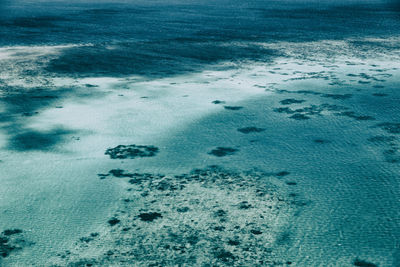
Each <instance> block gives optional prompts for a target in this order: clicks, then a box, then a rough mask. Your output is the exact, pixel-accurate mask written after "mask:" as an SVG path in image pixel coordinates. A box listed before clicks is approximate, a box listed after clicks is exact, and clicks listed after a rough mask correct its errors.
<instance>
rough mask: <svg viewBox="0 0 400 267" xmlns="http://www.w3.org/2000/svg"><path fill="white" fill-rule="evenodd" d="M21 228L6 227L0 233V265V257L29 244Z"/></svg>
mask: <svg viewBox="0 0 400 267" xmlns="http://www.w3.org/2000/svg"><path fill="white" fill-rule="evenodd" d="M22 233H23V231H22V230H21V229H7V230H4V231H3V232H2V233H1V234H0V265H1V258H6V257H8V256H9V255H10V254H11V253H14V252H16V251H19V250H22V249H23V248H24V247H25V246H27V245H29V243H28V242H27V241H25V240H24V238H23V236H22Z"/></svg>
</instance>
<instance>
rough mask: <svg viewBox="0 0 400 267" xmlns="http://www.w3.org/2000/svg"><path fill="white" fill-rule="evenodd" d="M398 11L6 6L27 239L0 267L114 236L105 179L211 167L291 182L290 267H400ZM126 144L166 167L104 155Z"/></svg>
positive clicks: (5, 188)
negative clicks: (295, 202) (221, 150)
mask: <svg viewBox="0 0 400 267" xmlns="http://www.w3.org/2000/svg"><path fill="white" fill-rule="evenodd" d="M397 7H398V5H397V4H396V3H395V2H394V1H392V2H390V3H389V2H379V1H370V2H360V1H352V2H335V3H333V2H329V1H260V0H257V1H212V2H211V1H161V0H160V1H115V2H114V1H77V0H76V1H63V0H59V1H18V0H17V1H8V0H0V71H1V73H0V125H1V131H0V160H1V161H0V182H1V185H2V186H1V187H0V214H1V215H0V230H1V231H4V230H5V229H14V228H18V229H19V228H20V229H23V230H24V238H25V239H26V241H25V243H24V242H23V243H22V244H20V246H21V247H23V249H21V250H19V249H16V250H15V251H12V253H10V255H7V257H2V258H0V265H1V266H50V263H49V261H48V259H49V258H52V257H57V253H61V252H63V251H65V250H67V249H71V247H74V246H75V245H74V244H75V242H76V241H77V240H78V239H79V238H80V237H82V236H84V235H87V233H90V232H95V231H98V232H102V231H104V232H107V231H108V230H107V225H106V223H105V222H106V221H107V220H108V219H109V217H110V216H111V215H112V214H113V213H114V211H115V209H117V208H118V207H117V206H118V202H119V201H120V199H121V196H122V194H123V193H122V191H124V186H121V184H120V182H119V181H118V182H115V181H114V180H109V179H105V180H100V179H98V177H97V174H98V173H107V172H108V171H109V170H110V169H115V168H124V169H131V170H134V169H137V170H139V171H143V172H152V173H158V172H167V173H168V172H170V173H184V172H188V171H190V170H191V169H193V168H204V167H206V166H208V165H220V166H223V167H225V168H228V169H235V170H251V169H261V170H264V171H268V172H279V171H282V170H284V171H287V172H288V173H289V174H288V175H287V176H284V177H282V178H279V179H280V181H281V184H282V187H283V189H282V190H283V191H290V192H291V193H296V194H297V195H299V196H300V198H301V199H302V200H303V201H304V206H302V207H301V208H300V209H299V211H298V212H297V213H296V215H295V216H293V218H292V219H291V220H290V223H289V225H288V226H287V227H286V228H285V236H286V238H285V239H282V240H281V241H280V242H278V243H277V245H276V248H274V249H275V251H276V253H277V254H279V255H281V257H282V258H283V259H286V260H287V261H290V262H291V264H290V265H292V266H354V265H356V262H355V259H360V261H361V263H360V262H359V263H358V264H364V265H356V266H399V265H400V250H399V249H400V243H399V242H400V241H399V236H400V209H399V206H400V205H399V204H400V186H399V175H400V172H399V171H400V165H399V164H400V143H399V142H400V141H399V138H400V137H399V134H400V117H399V111H400V110H399V108H400V106H399V100H400V93H399V90H398V89H399V79H400V63H399V62H400V13H399V12H398V8H397ZM288 99H289V100H288ZM293 99H295V101H298V102H294V103H288V102H285V100H286V101H289V102H290V101H293ZM215 100H221V101H225V102H226V103H225V104H224V103H222V104H213V103H212V101H215ZM282 101H283V102H282ZM224 106H225V108H224ZM226 107H228V108H226ZM229 107H241V108H237V109H236V110H235V109H229ZM245 127H256V128H259V129H262V130H260V131H259V132H257V131H253V132H249V133H243V132H241V131H238V129H242V128H245ZM119 144H145V145H155V146H157V147H159V148H160V153H159V154H158V155H157V156H156V157H152V158H143V159H135V160H132V161H130V160H126V161H125V160H124V161H122V162H120V161H117V162H116V161H112V160H110V159H109V158H108V157H106V156H105V155H104V152H105V150H106V149H107V148H109V147H115V146H117V145H119ZM216 147H229V148H234V149H237V151H236V152H235V153H233V155H229V156H225V157H215V156H212V155H210V154H209V152H210V151H211V150H212V149H214V148H216ZM286 182H296V186H287V185H286ZM131 264H135V263H134V262H132V263H131ZM221 264H222V263H221ZM258 264H259V263H258ZM368 264H375V265H368ZM261 265H262V264H261ZM286 265H287V263H286ZM128 266H129V265H128ZM254 266H256V264H254Z"/></svg>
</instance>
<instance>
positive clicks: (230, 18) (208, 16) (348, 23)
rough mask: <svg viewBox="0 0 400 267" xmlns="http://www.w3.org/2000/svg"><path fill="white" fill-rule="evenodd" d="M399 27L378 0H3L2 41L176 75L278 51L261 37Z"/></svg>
mask: <svg viewBox="0 0 400 267" xmlns="http://www.w3.org/2000/svg"><path fill="white" fill-rule="evenodd" d="M399 31H400V19H399V14H398V12H397V11H396V10H395V9H394V8H392V6H390V5H387V4H385V3H374V2H367V3H360V2H348V3H345V2H338V3H334V2H330V1H320V2H314V1H312V2H307V1H306V2H301V1H259V0H258V1H245V2H243V1H212V2H211V1H185V2H182V1H149V2H144V1H134V2H130V1H125V2H121V1H118V2H109V1H100V2H99V1H55V2H54V1H52V2H49V1H39V2H37V1H4V0H3V1H2V2H1V6H0V45H1V46H9V45H44V44H51V45H56V44H91V45H92V46H90V47H80V48H71V49H70V50H67V51H65V52H64V53H63V55H62V56H61V57H59V58H58V59H56V60H54V61H52V62H51V64H50V65H49V66H48V67H47V70H48V71H49V72H55V73H63V74H70V75H80V76H82V75H83V76H84V75H114V76H115V75H128V74H141V75H148V76H154V75H157V76H164V75H174V74H177V73H183V72H190V71H194V70H198V69H201V68H202V67H204V65H205V64H210V63H216V62H219V61H240V60H256V61H257V60H263V61H265V60H266V59H268V58H271V57H274V56H277V54H278V52H277V51H271V50H268V49H265V48H263V47H261V46H259V45H257V44H258V43H262V42H268V43H270V42H277V41H290V42H302V41H318V40H332V39H333V40H338V39H339V40H341V39H345V38H359V37H376V38H379V37H381V38H385V37H390V36H392V35H398V34H399ZM111 45H112V49H111V48H110V46H111ZM281 54H282V52H279V55H281Z"/></svg>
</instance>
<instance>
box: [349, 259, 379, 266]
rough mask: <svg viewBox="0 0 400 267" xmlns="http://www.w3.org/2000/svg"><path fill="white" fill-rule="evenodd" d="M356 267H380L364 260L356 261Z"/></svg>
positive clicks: (354, 262)
mask: <svg viewBox="0 0 400 267" xmlns="http://www.w3.org/2000/svg"><path fill="white" fill-rule="evenodd" d="M353 264H354V266H359V267H378V265H376V264H374V263H371V262H368V261H364V260H360V259H358V258H357V259H355V260H354V261H353Z"/></svg>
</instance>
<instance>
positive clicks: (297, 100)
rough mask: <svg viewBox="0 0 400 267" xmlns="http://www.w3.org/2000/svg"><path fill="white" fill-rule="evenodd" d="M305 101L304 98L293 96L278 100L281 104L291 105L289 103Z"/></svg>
mask: <svg viewBox="0 0 400 267" xmlns="http://www.w3.org/2000/svg"><path fill="white" fill-rule="evenodd" d="M303 102H305V100H302V99H294V98H287V99H284V100H282V101H279V103H281V104H282V105H291V104H300V103H303Z"/></svg>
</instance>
